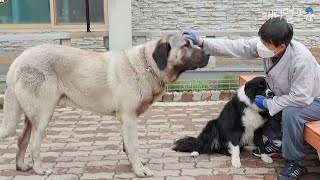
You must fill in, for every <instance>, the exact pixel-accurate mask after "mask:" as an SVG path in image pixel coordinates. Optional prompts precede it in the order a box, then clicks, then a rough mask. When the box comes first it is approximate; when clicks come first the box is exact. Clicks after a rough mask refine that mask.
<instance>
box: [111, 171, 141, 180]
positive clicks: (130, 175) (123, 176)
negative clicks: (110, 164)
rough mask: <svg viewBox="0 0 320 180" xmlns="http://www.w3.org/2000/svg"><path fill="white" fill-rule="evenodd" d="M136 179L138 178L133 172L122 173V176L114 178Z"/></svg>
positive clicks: (117, 175)
mask: <svg viewBox="0 0 320 180" xmlns="http://www.w3.org/2000/svg"><path fill="white" fill-rule="evenodd" d="M134 177H136V175H135V174H134V173H133V172H131V173H121V174H116V175H114V178H120V179H130V178H134Z"/></svg>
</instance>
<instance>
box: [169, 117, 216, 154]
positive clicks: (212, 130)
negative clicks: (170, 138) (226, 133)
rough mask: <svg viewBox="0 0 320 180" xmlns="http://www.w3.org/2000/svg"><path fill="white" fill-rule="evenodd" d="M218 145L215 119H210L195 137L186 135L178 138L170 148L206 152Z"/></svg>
mask: <svg viewBox="0 0 320 180" xmlns="http://www.w3.org/2000/svg"><path fill="white" fill-rule="evenodd" d="M219 146H220V141H219V131H218V127H217V121H216V120H211V121H209V122H208V123H207V125H206V127H205V128H204V129H203V130H202V132H201V133H200V135H199V136H198V137H197V138H195V137H190V136H187V137H185V138H182V139H179V140H178V141H176V142H175V144H174V147H173V148H172V149H173V150H175V151H180V152H193V151H197V152H198V153H200V154H205V153H206V154H207V153H212V151H214V150H217V149H219Z"/></svg>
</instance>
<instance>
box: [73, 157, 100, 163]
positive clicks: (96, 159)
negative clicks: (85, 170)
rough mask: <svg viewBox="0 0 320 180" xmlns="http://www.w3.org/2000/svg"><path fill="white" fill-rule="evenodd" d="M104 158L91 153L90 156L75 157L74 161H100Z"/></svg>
mask: <svg viewBox="0 0 320 180" xmlns="http://www.w3.org/2000/svg"><path fill="white" fill-rule="evenodd" d="M102 159H103V156H93V155H90V156H77V157H75V158H74V161H80V162H81V161H84V162H86V161H99V160H102Z"/></svg>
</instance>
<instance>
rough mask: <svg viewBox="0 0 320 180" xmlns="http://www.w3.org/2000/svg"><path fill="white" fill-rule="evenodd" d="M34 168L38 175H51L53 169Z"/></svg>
mask: <svg viewBox="0 0 320 180" xmlns="http://www.w3.org/2000/svg"><path fill="white" fill-rule="evenodd" d="M33 170H34V172H35V173H36V174H38V175H47V176H48V175H50V174H51V173H52V169H49V168H35V167H33Z"/></svg>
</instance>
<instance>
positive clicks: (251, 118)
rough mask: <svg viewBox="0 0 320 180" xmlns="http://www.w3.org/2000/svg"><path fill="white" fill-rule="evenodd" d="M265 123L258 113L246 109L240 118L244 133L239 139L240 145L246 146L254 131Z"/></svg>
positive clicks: (250, 140)
mask: <svg viewBox="0 0 320 180" xmlns="http://www.w3.org/2000/svg"><path fill="white" fill-rule="evenodd" d="M264 123H265V120H264V119H263V118H262V117H261V116H260V114H259V113H258V112H256V111H255V110H253V109H251V108H246V109H245V110H244V112H243V116H242V124H243V126H244V128H245V132H244V134H243V135H242V137H241V141H240V144H241V145H246V144H249V143H251V142H252V140H253V136H254V131H255V130H257V129H258V128H260V127H261V126H262V125H263V124H264Z"/></svg>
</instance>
